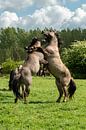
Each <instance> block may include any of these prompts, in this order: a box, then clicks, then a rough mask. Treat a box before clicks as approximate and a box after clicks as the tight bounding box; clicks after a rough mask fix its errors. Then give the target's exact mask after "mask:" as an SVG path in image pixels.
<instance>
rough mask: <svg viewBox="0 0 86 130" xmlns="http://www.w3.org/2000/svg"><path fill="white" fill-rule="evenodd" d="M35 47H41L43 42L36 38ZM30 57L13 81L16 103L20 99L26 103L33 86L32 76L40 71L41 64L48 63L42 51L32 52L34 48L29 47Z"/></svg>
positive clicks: (28, 56)
mask: <svg viewBox="0 0 86 130" xmlns="http://www.w3.org/2000/svg"><path fill="white" fill-rule="evenodd" d="M33 41H34V47H36V46H39V47H40V46H41V42H40V41H39V40H38V39H37V38H34V39H32V42H31V43H33ZM25 50H26V51H27V53H28V55H27V58H26V59H25V62H24V64H23V65H22V68H21V70H20V71H19V73H18V74H16V77H15V79H14V80H13V92H14V95H15V96H16V98H15V103H16V102H17V101H18V99H23V100H24V103H26V97H27V96H29V93H30V86H31V85H32V75H33V74H34V73H35V74H36V73H37V72H38V71H39V69H40V63H43V64H47V61H46V60H44V55H43V53H41V52H40V51H35V50H34V51H32V48H30V46H29V50H28V48H27V47H25ZM20 88H22V95H21V93H20Z"/></svg>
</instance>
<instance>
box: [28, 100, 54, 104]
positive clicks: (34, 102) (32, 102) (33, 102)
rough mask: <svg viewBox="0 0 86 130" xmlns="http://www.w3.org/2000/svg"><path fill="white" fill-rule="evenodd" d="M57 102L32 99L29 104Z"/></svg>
mask: <svg viewBox="0 0 86 130" xmlns="http://www.w3.org/2000/svg"><path fill="white" fill-rule="evenodd" d="M50 103H55V102H54V101H30V102H29V104H50Z"/></svg>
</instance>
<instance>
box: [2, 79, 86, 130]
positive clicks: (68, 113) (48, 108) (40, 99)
mask: <svg viewBox="0 0 86 130" xmlns="http://www.w3.org/2000/svg"><path fill="white" fill-rule="evenodd" d="M54 82H55V81H54V78H53V77H52V78H48V77H47V78H39V77H36V78H35V77H33V85H32V87H31V93H30V96H29V97H28V103H27V104H24V103H23V102H22V101H19V102H18V103H17V104H14V95H13V93H12V92H11V91H8V88H7V86H8V78H7V77H1V78H0V84H1V85H0V130H85V129H86V87H85V84H86V80H75V82H76V85H77V90H76V93H75V96H74V98H73V99H72V100H70V101H68V102H67V103H63V102H61V103H56V102H55V101H56V99H57V96H58V93H57V91H58V90H57V88H56V86H55V83H54Z"/></svg>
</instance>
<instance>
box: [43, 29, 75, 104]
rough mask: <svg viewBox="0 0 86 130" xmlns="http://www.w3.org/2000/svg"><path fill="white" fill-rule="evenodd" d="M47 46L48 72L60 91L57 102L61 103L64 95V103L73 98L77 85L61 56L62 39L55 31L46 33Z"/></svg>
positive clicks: (45, 50)
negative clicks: (60, 45)
mask: <svg viewBox="0 0 86 130" xmlns="http://www.w3.org/2000/svg"><path fill="white" fill-rule="evenodd" d="M44 36H45V41H46V43H47V46H46V47H45V49H44V52H45V58H46V60H47V61H48V70H49V72H50V73H51V74H52V75H53V76H54V77H55V79H56V85H57V88H58V91H59V97H58V99H57V102H60V100H61V97H62V96H63V94H64V100H63V101H64V102H66V101H67V99H68V97H69V98H72V96H73V95H74V93H75V90H76V85H75V83H74V80H73V78H72V77H71V74H70V71H69V70H68V68H67V67H66V66H65V65H64V64H63V62H62V60H61V58H60V54H59V44H60V39H59V37H58V34H57V33H56V32H55V31H48V32H46V33H44Z"/></svg>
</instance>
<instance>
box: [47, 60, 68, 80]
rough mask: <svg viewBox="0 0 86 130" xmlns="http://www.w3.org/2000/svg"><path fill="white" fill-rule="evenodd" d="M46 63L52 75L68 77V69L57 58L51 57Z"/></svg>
mask: <svg viewBox="0 0 86 130" xmlns="http://www.w3.org/2000/svg"><path fill="white" fill-rule="evenodd" d="M48 64H49V65H48V68H49V71H50V73H51V74H52V75H53V76H54V77H56V78H58V77H59V78H61V79H63V78H64V77H70V72H69V70H68V69H67V67H66V66H65V65H64V64H63V63H62V62H61V61H59V59H51V61H49V62H48Z"/></svg>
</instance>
